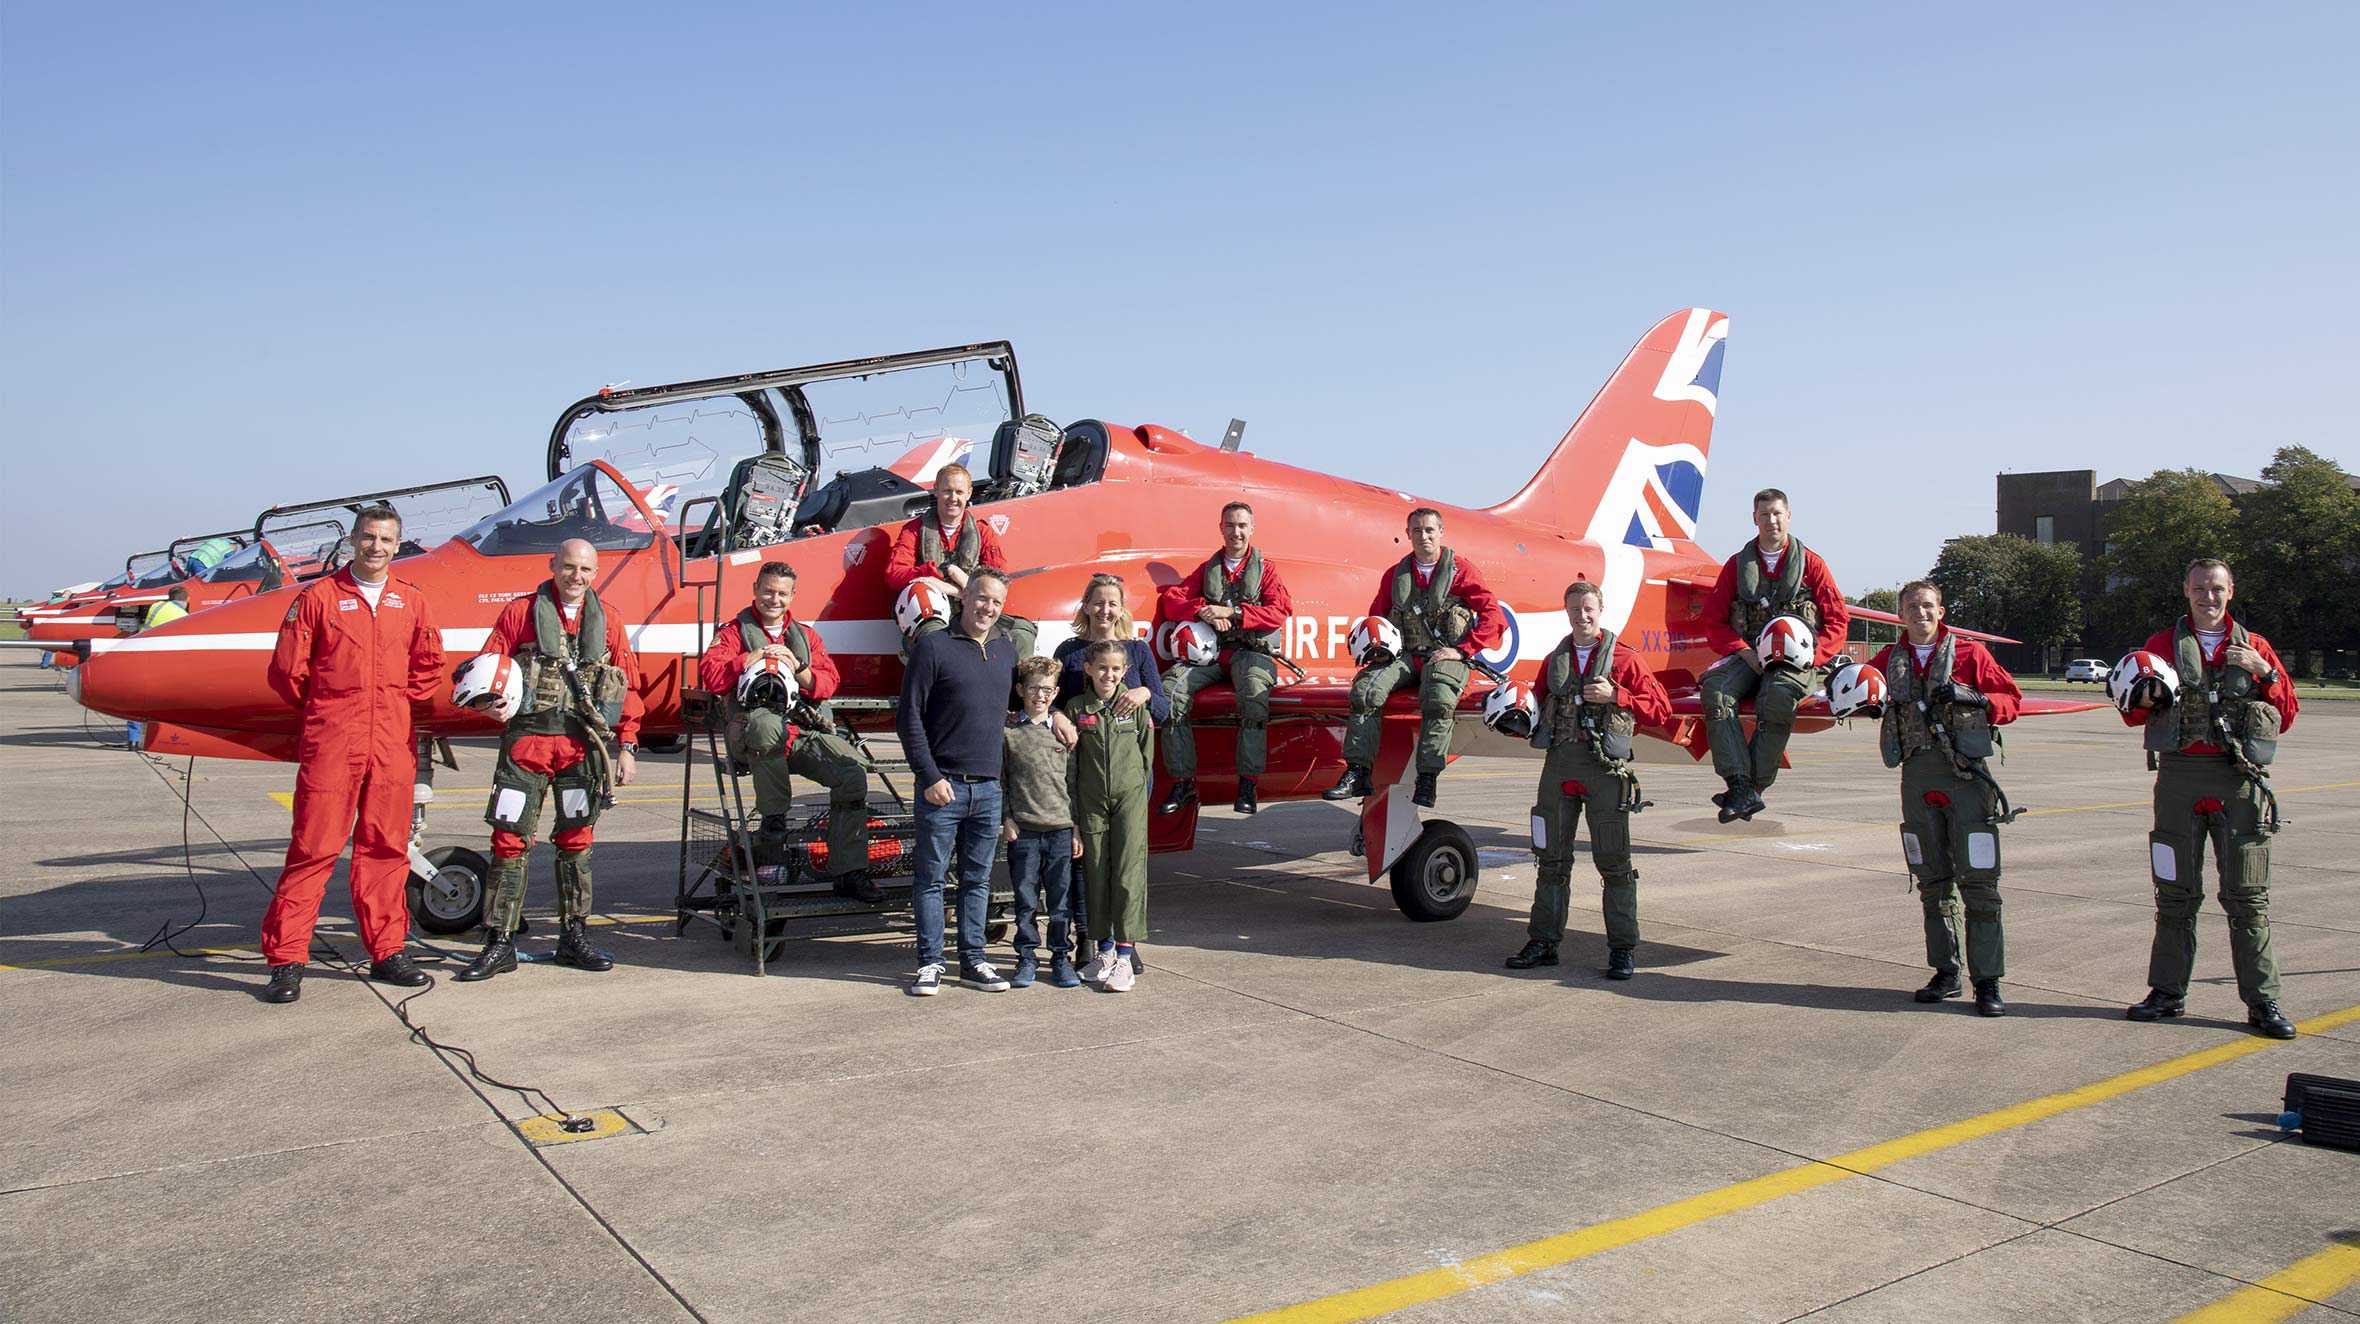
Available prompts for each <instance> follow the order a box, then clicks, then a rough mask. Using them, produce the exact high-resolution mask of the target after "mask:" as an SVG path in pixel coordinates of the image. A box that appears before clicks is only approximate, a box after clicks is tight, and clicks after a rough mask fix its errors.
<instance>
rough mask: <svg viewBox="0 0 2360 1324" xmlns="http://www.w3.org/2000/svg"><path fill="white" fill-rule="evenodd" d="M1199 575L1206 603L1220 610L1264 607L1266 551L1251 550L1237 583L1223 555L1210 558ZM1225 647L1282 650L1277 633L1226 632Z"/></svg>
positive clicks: (1258, 650) (1274, 631)
mask: <svg viewBox="0 0 2360 1324" xmlns="http://www.w3.org/2000/svg"><path fill="white" fill-rule="evenodd" d="M1198 574H1199V575H1200V576H1201V577H1202V579H1203V581H1204V586H1205V593H1204V596H1205V601H1207V602H1209V603H1212V604H1213V605H1214V606H1216V607H1259V606H1261V605H1262V549H1261V548H1259V547H1248V548H1247V549H1246V563H1245V564H1244V565H1242V566H1240V567H1238V571H1237V583H1236V584H1234V585H1232V584H1231V583H1230V582H1229V568H1228V563H1227V562H1226V561H1224V560H1223V559H1222V556H1221V553H1219V552H1215V553H1213V554H1212V556H1211V557H1210V558H1208V559H1207V560H1206V561H1205V563H1204V566H1203V568H1202V569H1201V570H1199V571H1198ZM1221 646H1222V647H1224V648H1249V649H1252V650H1254V651H1256V652H1262V653H1268V652H1274V651H1276V650H1277V648H1278V631H1276V630H1223V631H1222V632H1221Z"/></svg>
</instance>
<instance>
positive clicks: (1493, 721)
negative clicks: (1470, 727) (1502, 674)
mask: <svg viewBox="0 0 2360 1324" xmlns="http://www.w3.org/2000/svg"><path fill="white" fill-rule="evenodd" d="M1540 720H1541V705H1540V700H1538V699H1535V698H1534V697H1532V687H1531V686H1530V685H1527V684H1525V683H1524V682H1523V681H1520V680H1511V681H1509V682H1508V683H1507V684H1505V685H1499V686H1495V687H1493V689H1492V691H1491V693H1489V694H1487V695H1485V696H1483V724H1484V725H1485V726H1488V727H1490V728H1491V729H1492V730H1494V731H1497V732H1499V733H1500V734H1501V735H1504V736H1514V737H1515V738H1517V739H1518V740H1522V739H1524V738H1526V737H1527V736H1530V735H1531V734H1532V729H1533V727H1534V726H1535V725H1536V724H1537V723H1539V721H1540Z"/></svg>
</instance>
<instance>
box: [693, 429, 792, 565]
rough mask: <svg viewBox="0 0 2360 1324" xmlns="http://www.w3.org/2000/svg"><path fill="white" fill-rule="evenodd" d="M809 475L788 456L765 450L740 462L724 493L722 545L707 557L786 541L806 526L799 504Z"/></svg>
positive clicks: (722, 498) (708, 552) (712, 550)
mask: <svg viewBox="0 0 2360 1324" xmlns="http://www.w3.org/2000/svg"><path fill="white" fill-rule="evenodd" d="M807 479H808V475H807V474H806V473H805V471H804V469H803V466H802V465H800V464H797V463H796V462H795V461H793V460H791V459H789V458H787V457H786V456H784V455H780V454H777V453H776V452H770V451H765V452H764V453H762V454H760V455H749V456H747V457H746V458H745V459H742V460H740V461H738V463H737V467H736V468H735V469H732V470H731V471H730V474H729V486H727V487H726V488H724V489H722V493H721V538H722V545H721V546H720V547H717V548H712V549H708V550H707V554H708V555H710V554H713V553H721V552H734V551H739V550H742V549H744V548H748V547H770V546H773V545H775V544H778V543H782V542H786V541H788V540H789V539H791V538H793V537H794V536H795V530H796V529H798V528H800V527H802V524H801V521H800V520H799V519H798V518H797V510H796V504H797V502H798V501H800V500H801V498H802V496H803V489H804V487H805V485H806V482H807Z"/></svg>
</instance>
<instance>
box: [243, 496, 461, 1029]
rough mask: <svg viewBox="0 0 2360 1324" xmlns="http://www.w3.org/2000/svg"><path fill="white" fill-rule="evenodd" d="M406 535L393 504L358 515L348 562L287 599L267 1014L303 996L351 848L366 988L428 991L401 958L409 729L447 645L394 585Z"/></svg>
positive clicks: (430, 693) (279, 686)
mask: <svg viewBox="0 0 2360 1324" xmlns="http://www.w3.org/2000/svg"><path fill="white" fill-rule="evenodd" d="M401 533H402V517H401V516H400V514H398V513H396V512H395V511H394V509H393V508H392V507H390V506H372V507H370V508H368V509H366V510H363V511H361V512H360V513H359V514H358V515H356V516H354V517H353V522H352V549H353V559H352V562H351V564H349V565H347V566H346V567H345V568H344V569H342V570H339V571H337V572H336V573H335V574H333V575H330V576H328V577H327V578H325V579H321V580H317V581H315V582H314V583H312V584H311V585H310V586H309V587H307V588H305V589H304V590H303V591H302V592H300V593H298V594H296V595H295V602H294V605H293V606H290V607H289V608H287V619H286V622H285V623H284V624H283V625H281V626H280V627H279V642H278V647H277V648H276V649H275V650H274V651H273V652H272V653H271V659H270V671H269V677H270V687H271V688H272V689H273V690H276V691H278V694H279V697H281V698H283V699H285V700H286V701H287V702H289V703H291V704H294V705H295V706H296V707H297V708H300V709H302V710H303V734H302V737H301V740H300V741H299V743H298V744H297V746H296V748H297V759H298V760H299V762H300V764H301V767H300V769H299V770H298V771H297V772H296V774H295V828H294V833H293V836H292V838H291V839H290V840H289V841H288V843H287V862H286V865H285V867H284V868H282V869H281V870H280V871H279V884H278V888H277V890H276V891H275V892H273V893H272V895H271V899H270V909H269V910H268V911H266V912H265V913H264V914H263V917H262V954H263V957H264V959H266V960H268V961H269V962H270V988H269V989H268V990H267V991H266V992H265V993H264V994H263V1000H264V1001H266V1002H293V1001H294V1000H295V999H296V998H298V997H300V996H301V995H302V992H303V962H304V958H305V956H306V955H307V954H308V953H309V952H310V950H311V929H312V923H313V921H314V920H316V919H318V918H319V913H320V897H321V896H322V895H323V894H324V893H325V892H326V891H327V888H328V875H329V874H330V873H331V872H333V871H334V870H335V868H336V857H337V855H338V854H340V853H342V851H343V849H344V843H345V841H346V839H347V837H348V836H349V838H350V840H351V842H352V908H353V914H354V915H355V916H356V917H357V918H358V919H359V921H360V927H361V940H362V941H363V942H364V943H366V944H367V946H368V949H369V977H370V978H372V979H376V980H380V981H382V982H384V983H388V984H398V985H401V986H402V987H404V988H418V987H422V986H424V985H425V984H426V983H427V978H426V972H425V971H423V970H420V969H419V968H418V967H417V965H416V964H415V963H414V962H412V961H411V960H410V958H409V955H408V953H406V952H404V951H403V950H402V943H403V942H404V941H405V940H406V939H407V938H408V935H409V929H410V907H409V898H408V897H407V895H406V894H405V888H406V887H407V885H408V882H409V874H410V869H409V838H410V799H411V787H412V785H413V783H414V779H415V777H416V775H417V770H418V759H417V752H416V750H415V748H414V746H413V745H412V735H411V719H412V714H413V712H414V711H415V710H418V709H422V708H424V707H425V706H426V705H427V704H429V703H431V702H433V699H434V693H435V688H436V686H437V685H439V684H440V683H441V681H442V636H441V635H440V634H439V633H438V632H437V631H436V630H435V628H434V622H433V620H432V619H431V618H430V617H429V615H428V612H427V609H426V595H425V594H424V593H422V592H420V591H419V589H418V586H417V585H415V584H412V583H410V582H409V581H407V580H403V579H396V578H394V577H393V576H392V574H391V573H390V572H391V568H392V565H393V557H394V553H395V551H396V550H397V549H399V548H400V546H401ZM356 814H357V820H356Z"/></svg>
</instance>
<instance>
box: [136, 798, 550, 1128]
mask: <svg viewBox="0 0 2360 1324" xmlns="http://www.w3.org/2000/svg"><path fill="white" fill-rule="evenodd" d="M140 758H141V759H142V760H143V761H145V762H146V764H147V766H148V770H149V771H150V772H153V773H155V774H156V780H158V781H160V782H162V783H163V784H164V789H166V790H168V791H170V792H172V794H173V797H174V798H175V799H177V800H179V801H180V861H181V865H182V867H183V868H185V869H186V870H187V871H188V881H189V886H191V887H193V888H195V889H196V892H197V917H196V918H195V919H193V920H190V921H189V922H188V923H186V924H183V925H181V926H180V927H179V928H174V927H173V926H172V922H171V921H170V920H166V921H165V922H164V923H163V925H162V926H161V927H159V928H158V929H157V930H156V933H155V936H154V937H151V938H149V939H148V940H147V941H146V942H144V943H142V944H140V947H139V950H141V951H143V952H146V951H153V950H154V949H156V948H157V947H159V946H161V947H163V948H165V949H166V950H168V951H170V952H171V953H172V954H173V955H175V956H182V957H189V958H190V959H202V958H201V956H200V955H198V954H192V953H189V952H184V951H182V950H181V949H180V948H179V947H177V946H174V945H173V941H172V940H173V939H175V938H178V937H181V936H182V935H184V934H186V933H188V932H189V930H191V929H194V928H196V927H197V926H198V925H200V924H202V923H204V922H205V916H206V915H207V914H209V913H210V912H211V908H212V906H211V902H210V900H209V899H208V898H207V897H206V895H205V885H204V884H203V883H202V882H200V881H198V879H197V864H196V848H195V845H194V843H193V841H192V839H191V837H190V833H189V820H190V819H191V818H194V819H195V820H196V821H197V822H199V823H202V824H204V825H205V831H206V832H207V833H209V834H210V835H211V836H212V838H213V840H215V841H217V842H219V843H221V848H222V849H223V850H226V851H228V852H229V853H230V858H232V859H234V860H236V861H237V862H238V863H239V864H240V865H243V866H244V867H245V870H246V872H247V873H248V874H249V875H251V876H252V877H253V879H254V881H255V882H256V883H257V884H259V885H260V886H261V887H262V889H263V890H264V891H266V892H275V891H276V890H277V889H276V888H274V887H273V886H272V885H271V882H270V880H269V879H267V878H264V877H263V876H262V871H261V870H259V869H256V868H255V867H254V866H253V864H252V863H251V862H249V861H248V860H247V859H246V857H245V856H244V855H243V854H241V853H240V852H239V850H238V848H237V847H235V846H232V845H230V844H229V841H228V840H227V839H226V838H224V837H223V836H222V835H221V832H220V830H219V829H217V828H215V827H214V826H213V824H212V822H211V821H210V820H209V819H207V818H206V817H205V815H204V814H202V813H200V812H199V811H198V809H197V806H196V797H195V795H194V794H193V792H194V790H195V787H196V772H197V760H196V758H195V757H194V756H193V755H192V756H191V757H190V758H189V761H188V766H187V768H186V769H185V770H184V771H183V772H182V774H181V784H180V785H178V786H175V785H174V784H173V782H172V775H171V773H170V771H169V769H170V767H171V765H170V764H168V763H166V762H165V761H164V760H162V759H159V758H156V757H154V756H153V755H150V754H147V753H145V752H144V751H143V752H142V753H141V755H140ZM405 941H406V935H405ZM419 945H420V946H422V947H424V948H426V949H427V950H428V951H429V952H431V953H432V954H433V957H434V959H437V960H443V961H455V960H457V959H458V957H457V956H455V955H454V954H452V953H450V952H447V951H444V950H443V949H442V948H440V947H436V946H434V945H433V944H432V943H426V942H420V943H419ZM311 946H312V954H313V955H315V956H317V957H319V959H320V961H321V963H322V964H325V965H327V966H329V967H330V968H332V969H337V970H342V971H344V972H345V973H346V974H349V975H351V976H352V977H353V978H355V979H357V980H359V981H360V982H361V984H362V985H363V986H364V987H366V988H367V989H368V990H369V992H370V993H372V994H374V995H375V996H376V998H377V1000H378V1001H379V1002H382V1003H384V1004H385V1005H386V1007H387V1009H389V1010H390V1011H392V1012H393V1014H394V1016H395V1018H396V1019H398V1020H400V1021H401V1023H402V1025H403V1026H404V1027H405V1028H407V1029H408V1030H409V1032H410V1041H411V1042H412V1043H418V1044H424V1045H425V1046H426V1047H427V1048H429V1049H431V1050H433V1051H434V1052H435V1053H437V1054H438V1055H441V1056H442V1057H443V1058H444V1059H445V1060H446V1061H451V1060H456V1061H457V1062H458V1063H459V1064H460V1065H461V1066H463V1067H464V1068H465V1069H466V1072H467V1074H468V1076H470V1077H472V1078H473V1079H474V1080H476V1081H477V1082H479V1083H481V1084H484V1085H489V1086H491V1087H492V1088H494V1089H500V1090H506V1091H508V1092H509V1093H511V1094H513V1095H515V1096H516V1097H517V1098H518V1099H519V1100H521V1101H522V1102H523V1103H524V1105H525V1106H526V1107H527V1108H532V1109H534V1110H535V1111H536V1112H537V1113H539V1114H540V1115H542V1116H554V1117H556V1118H557V1124H558V1126H559V1127H560V1128H561V1129H563V1130H566V1131H569V1132H575V1133H580V1132H584V1131H591V1130H595V1129H596V1128H597V1123H596V1122H595V1121H593V1120H592V1119H590V1118H588V1117H584V1116H581V1115H580V1114H578V1113H574V1112H572V1111H569V1110H568V1109H567V1108H565V1107H564V1106H563V1105H561V1104H560V1103H558V1102H557V1100H555V1099H553V1098H550V1097H549V1094H548V1092H547V1091H545V1090H543V1089H540V1088H539V1087H538V1086H533V1085H515V1084H511V1083H509V1082H508V1081H505V1080H502V1079H500V1078H499V1077H497V1076H494V1075H492V1074H491V1073H489V1072H487V1071H485V1070H484V1069H483V1068H482V1067H481V1066H479V1065H477V1063H476V1060H475V1052H474V1050H473V1049H470V1048H467V1047H465V1046H464V1045H461V1044H454V1043H446V1042H444V1041H443V1040H440V1039H437V1038H435V1037H434V1036H433V1035H431V1034H428V1033H427V1032H426V1027H425V1026H423V1025H420V1024H419V1023H417V1022H416V1021H413V1020H411V1019H410V1004H411V1003H413V1002H416V1001H417V1000H418V999H420V998H422V997H425V996H426V995H427V994H429V993H432V992H433V991H434V990H435V987H436V983H435V980H434V976H432V975H428V976H427V977H426V978H427V980H428V983H427V985H426V987H424V988H422V989H419V990H418V991H417V992H415V993H412V994H410V995H409V996H407V997H405V998H403V999H402V1000H401V1001H399V1002H395V1001H393V1000H392V999H390V998H388V997H386V995H385V993H384V991H383V990H381V989H379V988H378V987H377V984H376V981H374V980H372V979H370V978H369V977H368V975H367V974H366V973H365V972H363V971H362V970H361V969H360V968H359V967H358V966H357V965H356V964H355V963H354V962H353V961H352V960H351V959H350V958H348V957H347V956H345V954H344V951H343V949H342V948H339V947H338V946H337V945H336V944H334V943H332V942H330V941H328V940H327V939H325V938H322V937H319V936H317V935H316V934H315V935H314V936H313V938H312V940H311ZM213 954H217V955H223V956H228V957H230V958H231V959H232V960H237V961H261V960H266V959H268V958H267V957H263V956H239V955H237V954H236V953H234V952H222V953H213ZM535 1098H538V1099H540V1101H541V1103H540V1104H538V1105H536V1104H535V1103H534V1102H533V1100H534V1099H535Z"/></svg>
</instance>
